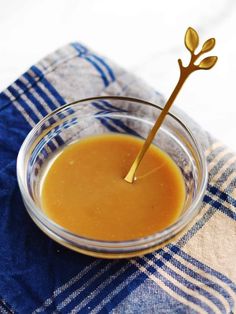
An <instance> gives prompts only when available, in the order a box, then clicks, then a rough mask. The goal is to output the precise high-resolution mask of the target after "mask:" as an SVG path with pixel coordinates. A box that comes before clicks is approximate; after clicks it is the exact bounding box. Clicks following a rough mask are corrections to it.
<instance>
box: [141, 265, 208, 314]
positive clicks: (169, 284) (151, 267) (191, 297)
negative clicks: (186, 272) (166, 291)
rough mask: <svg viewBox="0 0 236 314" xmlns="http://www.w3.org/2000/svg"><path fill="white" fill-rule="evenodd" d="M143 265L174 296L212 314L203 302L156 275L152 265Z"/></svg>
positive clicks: (158, 274)
mask: <svg viewBox="0 0 236 314" xmlns="http://www.w3.org/2000/svg"><path fill="white" fill-rule="evenodd" d="M143 262H144V261H143V260H142V263H143ZM159 262H160V261H159ZM142 263H141V265H142ZM144 263H145V262H144ZM145 264H146V266H145V268H146V269H147V271H148V272H150V273H151V274H153V275H156V278H158V279H160V280H161V281H162V282H163V283H164V284H165V285H166V286H167V287H169V288H170V289H171V290H172V291H174V292H175V293H176V294H178V295H180V296H182V297H183V298H185V299H186V300H188V301H190V302H192V303H194V304H197V305H198V306H200V307H202V308H203V309H204V310H206V311H207V313H214V312H213V311H212V309H211V308H210V307H209V306H208V305H207V304H206V303H205V302H203V301H201V300H199V299H198V298H196V297H194V296H191V295H190V294H188V293H186V292H184V291H182V290H181V289H180V288H179V287H177V286H175V285H174V284H173V283H172V282H171V281H169V280H168V279H167V278H165V277H164V276H162V275H161V274H160V273H158V272H157V271H156V269H155V268H154V267H153V266H152V265H149V264H147V263H145ZM147 266H148V267H147Z"/></svg>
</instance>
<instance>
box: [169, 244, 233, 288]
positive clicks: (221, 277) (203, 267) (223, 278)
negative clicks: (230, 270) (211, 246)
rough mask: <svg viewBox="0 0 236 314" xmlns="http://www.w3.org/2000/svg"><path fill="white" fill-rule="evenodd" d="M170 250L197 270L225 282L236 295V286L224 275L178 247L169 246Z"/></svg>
mask: <svg viewBox="0 0 236 314" xmlns="http://www.w3.org/2000/svg"><path fill="white" fill-rule="evenodd" d="M169 249H170V250H171V251H173V253H176V254H178V255H179V256H181V257H182V258H183V259H185V260H186V261H187V262H189V263H191V264H193V265H194V266H196V267H197V268H199V269H201V270H203V271H204V272H206V273H209V274H211V275H212V276H214V277H216V278H218V279H219V280H221V281H223V282H224V283H225V284H227V286H229V287H230V288H231V289H232V290H233V291H234V292H235V293H236V284H235V283H233V282H232V281H231V280H230V279H229V278H228V277H226V276H224V275H223V274H222V273H220V272H218V271H216V270H215V269H213V268H210V267H209V266H207V265H205V264H203V263H201V262H200V261H198V260H196V259H195V258H194V257H192V256H191V255H189V254H187V253H186V252H184V251H183V250H180V249H179V248H178V247H177V246H176V245H171V246H169Z"/></svg>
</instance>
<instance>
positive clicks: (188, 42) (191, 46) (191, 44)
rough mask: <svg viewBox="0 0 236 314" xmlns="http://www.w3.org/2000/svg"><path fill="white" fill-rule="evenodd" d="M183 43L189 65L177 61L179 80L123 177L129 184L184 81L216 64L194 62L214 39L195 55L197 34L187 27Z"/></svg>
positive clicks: (212, 60)
mask: <svg viewBox="0 0 236 314" xmlns="http://www.w3.org/2000/svg"><path fill="white" fill-rule="evenodd" d="M184 43H185V46H186V48H187V49H188V50H189V51H190V54H191V58H190V61H189V64H188V65H187V66H186V67H185V66H183V64H182V60H181V59H179V60H178V63H179V68H180V77H179V80H178V82H177V84H176V86H175V88H174V90H173V92H172V94H171V95H170V98H169V99H168V100H167V102H166V104H165V106H164V108H163V110H162V112H161V114H160V115H159V117H158V118H157V120H156V122H155V124H154V126H153V128H152V129H151V131H150V133H149V134H148V137H147V139H146V140H145V142H144V144H143V146H142V148H141V150H140V151H139V153H138V155H137V157H136V158H135V160H134V162H133V164H132V165H131V167H130V169H129V172H128V174H127V175H126V177H125V181H127V182H129V183H133V182H134V178H135V173H136V171H137V168H138V166H139V164H140V162H141V161H142V159H143V157H144V155H145V153H146V151H147V150H148V148H149V146H150V145H151V143H152V141H153V139H154V137H155V135H156V133H157V131H158V129H159V128H160V126H161V124H162V122H163V121H164V119H165V117H166V115H167V114H168V111H169V109H170V107H171V105H172V104H173V102H174V100H175V98H176V96H177V95H178V93H179V91H180V89H181V87H182V86H183V84H184V82H185V81H186V79H187V78H188V76H189V75H190V74H191V73H193V72H195V71H197V70H209V69H211V68H212V67H213V66H214V65H215V64H216V62H217V57H216V56H211V57H207V58H205V59H203V60H202V61H201V62H200V63H199V64H198V65H196V64H195V61H196V60H197V59H198V58H199V57H200V56H201V55H202V54H204V53H206V52H208V51H210V50H212V49H213V48H214V46H215V39H214V38H210V39H208V40H207V41H206V42H205V43H204V44H203V46H202V49H201V51H200V52H199V53H197V54H195V50H196V48H197V47H198V45H199V36H198V33H197V32H196V30H195V29H193V28H192V27H189V28H188V29H187V31H186V33H185V39H184Z"/></svg>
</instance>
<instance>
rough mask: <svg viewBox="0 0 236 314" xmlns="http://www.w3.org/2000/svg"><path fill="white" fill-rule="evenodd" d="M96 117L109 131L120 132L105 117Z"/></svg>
mask: <svg viewBox="0 0 236 314" xmlns="http://www.w3.org/2000/svg"><path fill="white" fill-rule="evenodd" d="M97 119H98V120H99V121H100V122H101V123H102V125H103V126H105V127H106V128H107V129H108V130H109V131H111V132H115V133H121V132H120V131H119V130H118V129H117V128H115V127H114V126H112V125H110V123H109V122H108V121H107V119H103V118H100V117H97Z"/></svg>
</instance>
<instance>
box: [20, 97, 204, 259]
mask: <svg viewBox="0 0 236 314" xmlns="http://www.w3.org/2000/svg"><path fill="white" fill-rule="evenodd" d="M99 99H106V100H121V101H122V100H123V101H131V102H136V103H139V104H144V105H148V106H151V107H154V108H155V109H158V110H163V108H162V107H161V106H160V105H157V104H154V103H152V102H149V101H146V100H143V99H141V98H134V97H126V96H97V97H89V98H83V99H79V100H76V101H73V102H70V103H67V104H65V105H63V106H61V107H59V108H57V109H55V110H54V111H52V112H51V113H49V114H48V115H46V116H45V117H44V118H43V119H41V120H40V121H39V122H38V123H37V124H36V125H35V126H34V127H33V128H32V129H31V131H30V132H29V133H28V135H27V136H26V138H25V140H24V141H23V143H22V145H21V148H20V150H19V153H18V156H17V165H16V170H17V180H18V184H19V187H20V191H21V194H22V198H23V201H24V203H25V205H26V209H27V211H28V213H29V214H30V216H31V218H32V219H33V220H34V221H35V223H36V224H38V225H40V224H42V225H43V227H44V228H49V231H50V232H52V233H54V234H55V235H56V236H57V237H59V238H62V239H63V240H65V239H66V240H69V241H71V243H73V244H74V245H75V246H77V247H82V248H86V249H88V250H91V251H98V252H99V251H103V252H117V253H118V252H131V251H138V250H140V249H143V248H147V247H150V246H154V245H157V244H159V243H161V242H164V241H166V240H168V239H169V238H172V237H173V236H175V235H176V234H177V233H179V232H180V231H181V230H183V229H184V228H185V227H186V225H187V224H188V223H189V222H190V221H191V220H192V219H193V218H194V217H195V216H196V215H197V214H198V212H199V210H200V205H201V202H202V199H203V197H204V194H205V191H206V187H207V181H208V172H207V163H206V158H205V155H204V153H203V149H202V146H201V145H200V143H199V142H198V141H197V139H196V138H195V136H194V135H193V134H192V132H191V131H190V129H189V128H188V127H187V125H186V124H185V122H183V121H181V120H180V118H178V117H177V116H176V114H173V113H172V112H168V116H170V117H171V118H173V119H174V120H175V121H176V122H177V123H178V124H180V125H181V127H182V128H184V129H185V130H186V131H187V133H188V135H189V136H190V138H191V140H192V141H193V143H194V145H195V148H196V152H197V154H198V158H199V161H200V166H201V170H202V176H201V181H200V184H199V188H198V192H197V194H196V197H195V199H194V200H193V202H192V203H191V205H190V207H188V209H187V210H186V211H185V213H183V215H182V216H180V218H179V219H178V220H177V221H176V222H175V223H174V224H172V225H170V226H169V227H167V228H165V229H163V230H162V231H159V232H156V233H154V234H151V235H149V236H146V237H142V238H137V239H132V240H127V241H104V240H96V239H91V238H86V237H83V236H79V235H77V234H74V233H73V232H71V231H69V230H67V229H65V228H63V227H61V226H60V225H59V224H57V223H55V222H54V221H53V220H51V219H50V218H48V217H47V216H46V214H44V213H43V211H42V210H41V209H40V207H38V206H37V205H36V203H35V202H34V200H33V198H32V197H31V196H30V193H29V191H28V189H27V186H26V184H25V179H24V171H23V170H24V168H25V165H26V159H27V158H26V155H25V153H27V147H28V146H29V144H30V142H31V140H32V138H33V137H34V134H35V132H36V131H37V130H39V129H40V127H41V126H42V125H43V124H44V122H45V121H47V120H48V119H50V118H51V117H52V116H53V115H55V114H56V113H58V112H60V111H63V110H64V109H66V108H68V107H70V106H73V105H77V104H79V103H82V102H88V101H95V100H99ZM69 116H70V115H68V116H67V117H66V118H68V117H69ZM46 130H47V129H46ZM33 142H35V140H34V141H33ZM31 144H32V143H31ZM28 157H29V156H28ZM64 236H66V238H64ZM168 236H169V237H168Z"/></svg>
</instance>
